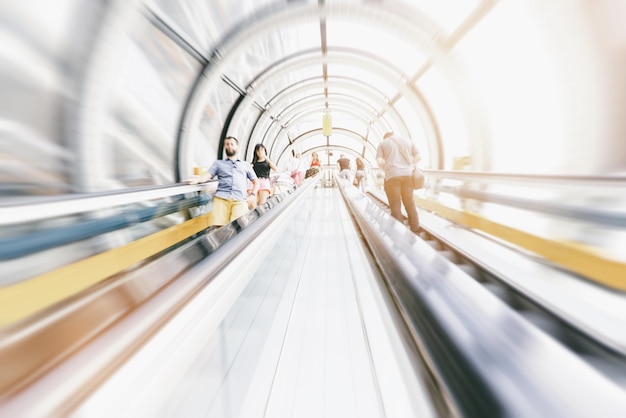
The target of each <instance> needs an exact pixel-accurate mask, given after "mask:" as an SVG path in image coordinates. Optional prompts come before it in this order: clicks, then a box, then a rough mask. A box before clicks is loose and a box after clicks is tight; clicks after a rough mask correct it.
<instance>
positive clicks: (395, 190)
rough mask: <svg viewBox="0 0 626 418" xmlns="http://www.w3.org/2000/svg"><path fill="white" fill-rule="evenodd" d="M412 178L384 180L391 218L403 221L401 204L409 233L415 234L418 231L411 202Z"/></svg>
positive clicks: (414, 210) (417, 222)
mask: <svg viewBox="0 0 626 418" xmlns="http://www.w3.org/2000/svg"><path fill="white" fill-rule="evenodd" d="M413 192H414V190H413V178H412V177H411V176H400V177H392V178H390V179H385V194H386V195H387V200H388V201H389V208H391V216H393V217H394V218H396V219H397V220H399V221H400V222H402V221H403V216H402V206H401V205H402V204H404V210H406V214H407V215H408V217H409V226H410V227H411V231H413V232H417V231H418V229H419V224H420V222H419V217H418V214H417V209H416V208H415V201H414V200H413Z"/></svg>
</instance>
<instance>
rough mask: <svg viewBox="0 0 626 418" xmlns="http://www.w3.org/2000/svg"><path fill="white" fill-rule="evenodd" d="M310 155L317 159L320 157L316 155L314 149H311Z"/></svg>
mask: <svg viewBox="0 0 626 418" xmlns="http://www.w3.org/2000/svg"><path fill="white" fill-rule="evenodd" d="M311 156H312V157H313V158H317V159H319V158H320V157H319V155H317V152H315V151H313V153H312V154H311Z"/></svg>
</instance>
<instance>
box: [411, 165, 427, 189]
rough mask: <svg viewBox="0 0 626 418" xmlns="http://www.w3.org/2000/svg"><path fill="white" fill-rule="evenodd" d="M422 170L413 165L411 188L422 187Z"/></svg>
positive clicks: (423, 178)
mask: <svg viewBox="0 0 626 418" xmlns="http://www.w3.org/2000/svg"><path fill="white" fill-rule="evenodd" d="M424 180H425V177H424V172H423V171H422V170H420V168H419V167H418V166H415V167H413V188H414V189H415V190H417V189H421V188H422V187H424Z"/></svg>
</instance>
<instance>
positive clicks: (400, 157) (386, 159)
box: [376, 132, 421, 233]
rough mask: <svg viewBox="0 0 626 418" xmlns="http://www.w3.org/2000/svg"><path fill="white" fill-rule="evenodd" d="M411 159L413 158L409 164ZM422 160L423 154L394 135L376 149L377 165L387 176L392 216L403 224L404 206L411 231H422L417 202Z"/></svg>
mask: <svg viewBox="0 0 626 418" xmlns="http://www.w3.org/2000/svg"><path fill="white" fill-rule="evenodd" d="M408 158H411V160H409V159H408ZM420 159H421V157H420V153H419V151H418V149H417V147H416V146H415V144H414V143H413V141H411V140H410V139H406V138H401V137H398V136H396V135H394V133H393V132H387V133H385V134H384V135H383V141H382V142H381V143H380V144H379V145H378V148H377V149H376V162H377V163H378V165H379V166H380V167H381V168H382V169H383V171H384V172H385V183H384V189H385V194H386V195H387V200H388V201H389V207H390V209H391V216H393V217H394V218H396V219H398V220H399V221H401V222H402V218H403V217H402V211H401V210H402V205H404V209H405V211H406V213H407V215H408V218H409V227H410V228H411V231H413V232H416V233H417V232H418V231H419V217H418V214H417V208H416V207H415V201H414V200H413V191H414V189H413V177H412V174H413V167H414V166H415V164H417V162H418V161H419V160H420Z"/></svg>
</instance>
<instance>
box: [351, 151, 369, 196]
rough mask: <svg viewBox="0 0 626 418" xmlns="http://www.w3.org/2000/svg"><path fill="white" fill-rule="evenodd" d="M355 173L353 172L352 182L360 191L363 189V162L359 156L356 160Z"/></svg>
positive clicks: (364, 176)
mask: <svg viewBox="0 0 626 418" xmlns="http://www.w3.org/2000/svg"><path fill="white" fill-rule="evenodd" d="M355 164H356V173H355V174H354V182H353V184H354V185H355V186H356V187H357V188H358V189H360V190H361V191H363V190H365V180H366V174H365V162H364V161H363V159H362V158H361V157H357V158H356V161H355Z"/></svg>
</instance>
